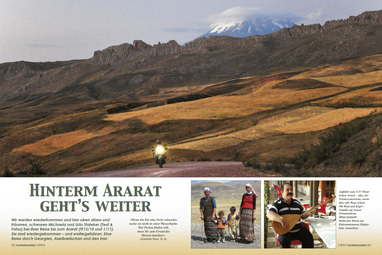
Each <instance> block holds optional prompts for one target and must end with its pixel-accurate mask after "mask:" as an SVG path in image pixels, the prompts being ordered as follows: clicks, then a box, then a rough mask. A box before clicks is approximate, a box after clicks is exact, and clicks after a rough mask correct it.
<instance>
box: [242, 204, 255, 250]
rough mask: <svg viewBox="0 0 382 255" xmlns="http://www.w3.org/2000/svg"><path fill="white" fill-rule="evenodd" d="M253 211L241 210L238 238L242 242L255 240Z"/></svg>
mask: <svg viewBox="0 0 382 255" xmlns="http://www.w3.org/2000/svg"><path fill="white" fill-rule="evenodd" d="M252 214H253V210H252V209H242V210H241V218H240V221H239V230H240V238H241V240H242V241H247V242H252V241H253V240H254V239H255V233H254V230H255V227H254V224H253V222H254V221H253V216H252Z"/></svg>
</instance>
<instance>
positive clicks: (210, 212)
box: [199, 187, 217, 243]
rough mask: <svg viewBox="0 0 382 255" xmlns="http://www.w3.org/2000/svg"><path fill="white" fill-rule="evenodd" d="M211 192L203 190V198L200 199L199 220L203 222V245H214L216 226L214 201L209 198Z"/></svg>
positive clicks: (212, 198) (207, 189)
mask: <svg viewBox="0 0 382 255" xmlns="http://www.w3.org/2000/svg"><path fill="white" fill-rule="evenodd" d="M211 193H212V190H211V189H209V188H207V187H206V188H204V197H202V198H201V199H200V206H199V209H200V218H201V219H202V220H203V221H204V232H205V233H206V237H207V238H206V239H205V240H204V242H205V243H207V242H212V243H216V239H217V225H216V223H215V220H216V201H215V198H214V197H212V196H211Z"/></svg>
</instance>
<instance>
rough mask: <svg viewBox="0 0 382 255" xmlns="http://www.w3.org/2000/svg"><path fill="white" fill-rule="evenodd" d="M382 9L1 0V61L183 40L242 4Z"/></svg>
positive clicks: (298, 2) (366, 3)
mask: <svg viewBox="0 0 382 255" xmlns="http://www.w3.org/2000/svg"><path fill="white" fill-rule="evenodd" d="M243 7H244V8H243ZM230 9H231V10H236V12H232V11H231V12H230V11H229V10H230ZM380 9H382V1H380V0H335V1H333V0H267V1H265V0H234V1H231V0H193V1H183V0H150V1H149V0H139V1H136V0H134V1H133V0H109V1H104V0H0V63H4V62H13V61H20V60H25V61H34V62H37V61H59V60H71V59H86V58H90V57H92V56H93V53H94V51H96V50H102V49H104V48H107V47H109V46H112V45H119V44H122V43H125V42H127V43H132V42H133V41H134V40H143V41H145V42H146V43H148V44H151V45H153V44H157V43H158V42H167V41H169V40H176V41H177V42H178V43H180V44H183V43H185V42H188V41H191V40H193V39H194V38H196V37H198V36H200V35H201V34H204V33H205V32H207V31H208V30H209V29H210V28H211V26H212V25H213V24H214V23H216V22H218V21H220V20H224V19H226V18H227V19H228V18H230V19H231V18H232V16H234V15H239V16H240V15H241V14H242V13H241V12H240V10H246V13H243V15H244V14H245V15H248V13H250V12H251V10H253V11H254V13H255V12H259V11H260V12H261V11H264V12H266V11H268V10H272V11H283V12H290V13H292V14H294V15H296V16H299V17H301V18H302V19H301V22H302V23H304V24H312V23H322V24H323V23H324V22H325V21H326V20H333V19H344V18H347V17H348V16H350V15H358V14H360V13H362V12H364V11H371V10H380ZM227 10H228V12H227ZM227 13H231V14H230V15H227Z"/></svg>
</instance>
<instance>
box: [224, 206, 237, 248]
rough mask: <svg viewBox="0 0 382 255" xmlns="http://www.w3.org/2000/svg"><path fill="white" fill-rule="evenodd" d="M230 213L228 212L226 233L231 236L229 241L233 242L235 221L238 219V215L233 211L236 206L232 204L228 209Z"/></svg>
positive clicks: (235, 234)
mask: <svg viewBox="0 0 382 255" xmlns="http://www.w3.org/2000/svg"><path fill="white" fill-rule="evenodd" d="M229 210H230V211H231V213H229V214H228V217H227V220H228V233H229V235H230V236H231V242H235V238H236V236H237V233H236V221H237V220H238V219H239V216H238V215H237V214H236V213H235V212H236V208H235V207H234V206H232V207H231V208H230V209H229Z"/></svg>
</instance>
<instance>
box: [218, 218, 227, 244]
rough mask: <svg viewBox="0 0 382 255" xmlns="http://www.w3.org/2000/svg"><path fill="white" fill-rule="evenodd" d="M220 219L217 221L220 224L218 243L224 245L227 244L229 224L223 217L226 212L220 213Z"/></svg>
mask: <svg viewBox="0 0 382 255" xmlns="http://www.w3.org/2000/svg"><path fill="white" fill-rule="evenodd" d="M218 215H219V218H218V219H217V222H218V241H217V242H218V243H220V240H221V242H222V243H225V224H227V221H226V219H225V218H224V217H223V216H224V212H223V211H220V212H219V213H218Z"/></svg>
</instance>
